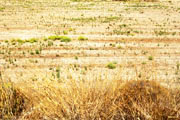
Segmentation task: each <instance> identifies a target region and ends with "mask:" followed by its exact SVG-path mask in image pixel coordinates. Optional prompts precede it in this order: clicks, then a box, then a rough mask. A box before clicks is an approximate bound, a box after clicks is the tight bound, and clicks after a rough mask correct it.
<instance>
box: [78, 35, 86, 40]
mask: <svg viewBox="0 0 180 120" xmlns="http://www.w3.org/2000/svg"><path fill="white" fill-rule="evenodd" d="M78 40H80V41H84V40H88V38H87V37H84V36H79V37H78Z"/></svg>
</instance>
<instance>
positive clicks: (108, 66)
mask: <svg viewBox="0 0 180 120" xmlns="http://www.w3.org/2000/svg"><path fill="white" fill-rule="evenodd" d="M107 68H109V69H115V68H116V63H112V62H111V63H108V64H107Z"/></svg>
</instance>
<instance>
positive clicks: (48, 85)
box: [1, 79, 180, 120]
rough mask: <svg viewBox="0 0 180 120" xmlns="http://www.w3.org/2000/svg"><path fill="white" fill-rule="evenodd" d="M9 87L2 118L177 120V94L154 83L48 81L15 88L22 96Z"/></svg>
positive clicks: (3, 96)
mask: <svg viewBox="0 0 180 120" xmlns="http://www.w3.org/2000/svg"><path fill="white" fill-rule="evenodd" d="M27 83H28V84H27ZM10 86H11V87H10V88H9V87H8V88H9V89H5V88H3V87H1V91H2V92H1V103H2V102H3V104H1V111H4V112H1V114H2V115H1V118H5V117H6V118H11V117H15V118H19V119H55V118H56V119H72V120H92V119H103V120H108V119H109V120H110V119H114V120H121V119H122V120H123V119H144V120H154V119H158V120H160V119H163V120H165V119H170V118H173V119H178V118H179V117H180V113H179V112H180V97H179V96H180V91H179V90H176V91H174V90H173V89H169V88H165V87H163V86H161V85H160V84H159V83H157V82H155V81H145V80H138V81H129V82H128V81H127V82H124V81H121V80H112V81H110V80H100V79H99V80H94V81H86V80H84V81H77V80H73V79H70V80H66V81H62V82H56V81H54V80H49V79H47V80H44V81H43V82H42V81H40V82H36V83H33V82H30V81H27V82H23V83H21V84H18V86H19V88H21V92H16V91H17V90H16V89H15V88H14V87H12V84H10ZM8 90H9V91H8ZM4 91H6V93H5V92H4ZM7 91H8V92H7ZM23 94H25V95H26V96H28V98H29V99H30V100H31V102H29V104H30V103H31V104H30V105H29V106H32V107H31V108H30V109H25V101H24V100H25V97H24V95H23ZM26 108H27V107H26ZM7 110H8V111H7ZM23 110H24V111H23ZM22 111H23V113H22Z"/></svg>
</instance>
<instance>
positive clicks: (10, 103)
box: [0, 79, 27, 120]
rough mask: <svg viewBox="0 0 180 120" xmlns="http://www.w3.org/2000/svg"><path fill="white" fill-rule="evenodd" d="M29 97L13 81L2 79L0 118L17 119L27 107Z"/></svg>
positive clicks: (0, 81)
mask: <svg viewBox="0 0 180 120" xmlns="http://www.w3.org/2000/svg"><path fill="white" fill-rule="evenodd" d="M26 102H27V99H26V97H25V96H24V94H23V93H21V91H20V90H19V89H17V88H16V87H15V86H14V85H13V84H12V83H11V82H4V81H3V80H2V79H0V119H3V120H4V119H7V120H10V119H17V118H18V116H20V115H21V113H22V112H23V110H24V109H25V108H26Z"/></svg>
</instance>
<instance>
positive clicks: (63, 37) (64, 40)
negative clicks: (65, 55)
mask: <svg viewBox="0 0 180 120" xmlns="http://www.w3.org/2000/svg"><path fill="white" fill-rule="evenodd" d="M70 41H71V38H70V37H67V36H61V42H70Z"/></svg>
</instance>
